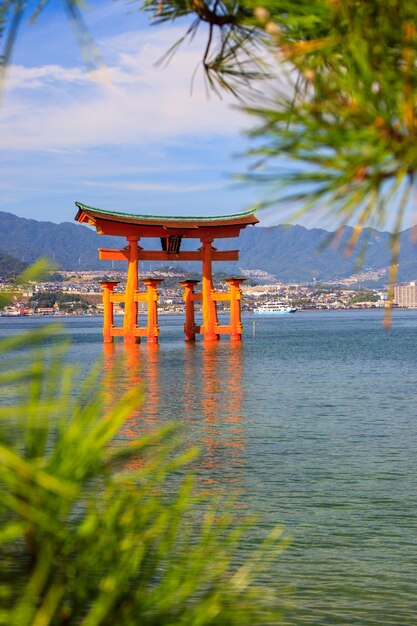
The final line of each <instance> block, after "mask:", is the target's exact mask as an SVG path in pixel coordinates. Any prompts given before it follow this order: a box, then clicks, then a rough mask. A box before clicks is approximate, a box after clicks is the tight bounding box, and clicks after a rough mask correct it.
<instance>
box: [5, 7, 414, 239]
mask: <svg viewBox="0 0 417 626" xmlns="http://www.w3.org/2000/svg"><path fill="white" fill-rule="evenodd" d="M35 4H36V0H29V8H30V5H35ZM137 6H139V3H137V4H136V3H135V2H125V1H124V0H89V2H88V5H87V6H86V8H85V9H84V17H85V20H86V22H87V25H88V28H89V30H90V33H91V35H92V37H93V39H94V42H95V45H96V48H97V50H98V51H99V54H100V56H101V58H102V60H103V66H102V68H101V69H100V70H95V71H91V70H90V68H89V65H88V62H86V59H85V58H84V57H83V53H82V49H81V48H80V46H79V44H78V42H77V38H76V36H75V33H74V31H73V28H72V26H71V23H70V22H69V20H68V19H67V16H66V14H65V11H64V9H63V6H62V3H61V2H60V1H59V0H50V2H49V3H47V5H46V8H45V10H44V11H43V12H42V13H41V15H40V16H39V17H38V19H37V21H36V23H35V24H32V23H31V22H30V21H29V20H26V21H25V22H24V23H23V25H22V27H21V29H20V32H19V37H18V40H17V44H16V46H15V50H14V55H13V58H12V64H11V66H10V68H9V72H8V76H7V80H6V87H5V91H4V93H3V101H2V102H1V106H0V137H1V142H0V158H1V168H0V210H1V211H7V212H10V213H14V214H15V215H19V216H21V217H26V218H35V219H38V220H48V221H52V222H57V223H60V222H63V221H72V220H73V218H74V216H75V213H76V209H75V206H74V202H75V201H80V202H82V203H84V204H87V205H90V206H94V207H98V208H103V209H111V210H115V211H125V212H132V213H137V214H159V215H190V216H191V215H221V214H229V213H236V212H241V211H244V210H246V209H248V208H250V207H251V206H252V205H253V204H254V203H259V202H262V201H263V200H264V199H265V198H266V197H267V196H268V192H270V190H268V189H263V188H262V187H261V186H260V185H253V186H251V185H250V184H249V183H243V182H239V181H238V180H237V176H236V175H238V174H242V173H245V172H247V171H248V167H249V165H250V160H249V159H248V158H247V157H245V152H246V151H247V150H248V149H249V148H251V147H253V144H252V143H251V140H249V139H248V137H247V134H246V133H247V131H248V130H249V129H250V128H251V126H252V124H253V121H252V120H251V119H249V118H248V117H247V116H246V115H245V114H244V113H243V112H242V111H241V110H239V105H238V103H237V101H236V100H234V99H233V98H232V97H231V96H227V95H224V97H223V98H222V99H220V98H219V97H217V96H216V95H214V94H213V93H211V94H208V93H207V89H206V84H205V81H204V75H203V71H202V69H201V63H200V61H201V58H202V56H203V51H204V47H205V43H206V38H205V37H204V32H202V33H201V36H200V37H199V36H197V37H196V38H195V39H194V40H193V41H192V42H191V43H185V44H183V45H182V46H181V47H180V48H179V49H178V50H177V52H176V53H175V55H174V56H173V58H172V60H171V61H170V63H169V64H162V65H161V64H159V65H158V64H157V62H158V61H159V60H160V59H161V57H163V55H164V53H166V52H167V50H168V49H169V48H170V46H171V45H172V44H173V43H175V42H176V41H177V40H178V39H179V37H181V36H182V35H183V34H184V32H185V30H186V27H187V24H186V23H182V24H169V25H163V26H162V25H156V26H155V25H150V23H149V19H148V17H147V16H146V15H145V14H143V13H142V12H140V11H139V10H137V9H136V7H137ZM283 166H285V164H283ZM413 205H414V206H415V203H414V202H413ZM291 215H292V209H291V207H288V208H287V209H285V207H284V208H281V209H280V210H278V209H276V208H274V209H270V210H269V211H263V212H261V213H260V214H258V216H259V217H260V219H261V224H262V225H264V226H270V225H274V224H280V223H285V222H291V221H292V220H291ZM410 216H411V218H410V220H409V221H410V222H411V223H415V222H416V221H417V220H416V214H415V212H413V213H412V212H411V210H410V211H408V217H410ZM295 221H297V222H300V223H303V224H304V225H307V226H319V227H323V228H328V229H332V228H334V227H335V226H336V224H331V223H329V222H326V221H323V218H322V216H321V214H320V212H318V214H317V215H315V216H314V217H312V218H304V220H300V219H299V218H297V219H295ZM408 225H410V224H409V223H407V224H404V227H405V226H408ZM387 227H388V228H390V226H389V224H388V226H387Z"/></svg>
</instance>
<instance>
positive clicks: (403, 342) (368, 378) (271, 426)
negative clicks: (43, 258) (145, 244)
mask: <svg viewBox="0 0 417 626" xmlns="http://www.w3.org/2000/svg"><path fill="white" fill-rule="evenodd" d="M46 321H47V320H45V319H36V318H23V319H17V320H16V319H10V318H1V319H0V336H5V335H9V334H11V333H14V332H17V331H18V330H21V329H24V328H31V327H34V326H37V325H41V324H45V323H46ZM253 321H256V333H255V336H253ZM62 323H63V326H64V330H63V332H64V333H65V334H68V335H70V336H71V338H72V345H71V347H70V351H69V358H70V359H71V360H72V361H73V362H74V363H76V364H78V366H79V376H80V378H82V377H83V375H84V374H85V373H86V372H87V371H88V370H89V369H90V368H91V367H92V365H93V364H94V362H95V361H96V360H97V359H98V358H102V359H103V368H104V373H103V385H104V390H105V393H108V394H109V397H110V396H111V395H112V392H113V390H114V385H115V384H117V385H119V387H121V388H127V387H129V386H131V385H135V386H137V387H138V393H139V389H140V388H141V387H143V388H144V389H145V393H146V398H145V402H144V404H143V406H142V408H141V409H140V411H139V412H138V414H137V415H135V416H133V417H132V418H131V420H130V421H129V422H128V425H127V427H126V428H125V429H124V430H123V432H122V433H121V435H120V437H122V438H130V437H136V436H137V435H139V434H140V433H142V432H144V431H149V430H150V429H152V428H156V427H158V426H160V425H162V424H164V423H166V422H168V421H171V420H180V421H182V422H183V423H184V425H185V436H186V439H187V441H189V442H190V443H192V444H194V443H197V444H198V445H199V446H200V448H201V458H200V462H199V465H198V468H197V471H198V477H199V481H200V482H201V484H203V485H205V488H206V489H212V488H213V487H215V486H219V487H221V488H223V489H226V490H228V491H230V492H233V493H234V494H237V498H238V503H239V506H241V508H242V510H244V511H246V512H250V513H252V512H256V513H258V514H259V515H260V522H259V527H258V531H259V534H260V535H261V534H264V533H265V531H266V530H267V529H268V528H271V527H272V526H273V525H275V524H277V523H282V524H284V525H285V527H286V529H287V532H288V534H290V535H291V536H292V537H293V544H292V546H291V547H290V548H289V549H288V550H287V552H286V553H285V554H284V555H283V557H282V558H281V559H280V560H279V561H278V562H277V564H276V565H275V566H274V567H273V568H271V572H270V581H272V582H273V584H276V585H277V586H281V585H283V584H285V585H289V586H290V587H291V588H292V591H291V596H290V597H291V599H292V601H293V602H294V604H295V606H296V610H295V611H294V614H293V616H292V617H291V618H290V619H291V620H292V621H291V623H292V624H320V625H321V624H323V625H324V624H331V625H334V626H336V625H339V624H360V625H364V626H368V625H377V624H378V625H379V624H381V625H388V624H390V625H393V626H394V625H395V626H400V625H409V626H415V624H416V623H417V538H416V534H417V489H416V487H417V455H416V444H417V411H416V408H417V385H416V376H417V312H411V311H410V312H408V311H397V312H395V315H394V323H393V327H392V329H391V330H390V331H388V332H385V331H384V330H383V328H382V314H381V313H380V312H378V311H352V312H345V311H341V312H311V313H296V314H295V315H291V316H278V317H262V316H249V315H248V316H246V317H245V318H244V323H245V337H244V342H243V343H242V344H241V345H239V344H230V343H229V341H227V340H222V341H220V342H219V343H216V344H210V345H204V344H203V343H202V342H201V341H199V342H197V343H196V344H195V345H190V344H186V343H185V342H184V341H183V335H182V325H183V318H182V317H181V316H163V317H161V318H160V325H161V337H160V341H161V343H160V344H159V347H157V348H155V347H152V346H149V347H148V346H147V344H146V343H143V344H141V345H137V346H133V347H125V346H124V345H123V344H121V343H117V344H114V345H112V346H106V347H105V348H104V347H103V344H102V342H101V319H100V318H91V317H84V318H67V319H63V320H62ZM142 323H143V322H142ZM254 626H256V625H254Z"/></svg>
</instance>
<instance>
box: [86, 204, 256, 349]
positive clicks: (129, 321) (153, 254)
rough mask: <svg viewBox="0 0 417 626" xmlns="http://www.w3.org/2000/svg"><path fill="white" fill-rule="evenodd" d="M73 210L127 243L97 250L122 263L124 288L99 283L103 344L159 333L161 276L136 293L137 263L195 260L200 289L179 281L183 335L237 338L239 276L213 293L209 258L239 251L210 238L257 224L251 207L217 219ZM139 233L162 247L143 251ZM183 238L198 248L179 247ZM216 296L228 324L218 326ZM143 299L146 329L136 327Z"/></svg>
mask: <svg viewBox="0 0 417 626" xmlns="http://www.w3.org/2000/svg"><path fill="white" fill-rule="evenodd" d="M75 204H76V206H77V208H78V212H77V215H76V216H75V220H76V221H77V222H80V223H82V224H89V225H91V226H94V227H95V229H96V231H97V232H98V233H99V234H101V235H111V236H123V237H126V240H127V246H126V247H125V248H123V249H122V250H113V249H108V248H99V258H100V259H102V260H110V261H127V268H128V269H127V283H126V292H125V293H124V294H119V293H115V292H114V287H115V285H116V284H117V283H116V282H115V281H104V282H103V283H102V286H103V288H104V293H103V303H104V323H103V338H104V341H105V342H109V341H113V337H115V336H119V335H121V336H123V338H124V341H125V342H126V343H134V342H138V341H140V337H143V336H147V338H148V341H151V342H154V343H157V342H158V336H159V327H158V318H157V301H158V292H157V286H158V283H160V282H161V280H160V279H154V278H148V279H146V280H145V281H144V282H145V285H146V286H147V293H141V292H139V291H138V284H139V276H138V262H139V261H168V262H173V261H200V262H201V264H202V281H201V282H202V288H201V293H195V292H194V288H195V284H196V282H199V281H183V283H181V284H182V286H183V287H184V301H185V304H186V323H185V327H184V330H185V338H186V339H187V340H194V339H195V335H196V334H197V333H201V334H202V335H203V336H204V340H205V341H215V340H217V339H219V336H220V335H221V334H228V335H230V339H231V340H235V341H240V339H241V336H242V329H243V327H242V323H241V317H240V300H241V295H242V293H241V290H240V283H241V282H242V281H243V280H244V279H243V278H238V277H233V278H230V279H228V280H227V283H228V284H229V286H230V289H229V293H220V292H216V291H215V289H214V285H213V270H212V263H213V261H237V260H238V258H239V251H238V250H223V251H221V250H216V248H214V247H213V245H212V244H213V241H214V240H215V239H223V238H230V237H238V236H239V234H240V231H241V230H242V229H243V228H246V226H249V225H254V224H257V223H258V221H259V220H258V219H257V218H256V217H255V216H254V215H253V213H252V212H251V211H248V212H246V213H237V214H234V215H223V216H218V217H167V216H154V215H131V214H128V213H119V212H116V211H106V210H102V209H95V208H93V207H90V206H87V205H84V204H81V203H80V202H76V203H75ZM143 237H146V238H148V237H151V238H158V239H160V241H161V250H144V249H143V248H142V247H140V246H139V243H138V242H139V241H140V240H141V238H143ZM183 239H199V240H200V242H201V244H202V245H201V247H200V248H199V249H198V250H195V251H185V250H184V251H181V242H182V240H183ZM220 300H228V301H230V324H229V325H227V326H221V325H220V324H219V322H218V319H217V309H216V303H217V302H218V301H220ZM141 301H147V303H148V325H147V328H139V326H138V302H141ZM195 301H201V302H202V309H203V325H202V326H196V325H195V322H194V302H195ZM115 302H124V304H125V315H124V324H123V328H116V327H114V324H113V304H114V303H115Z"/></svg>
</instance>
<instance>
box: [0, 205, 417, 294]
mask: <svg viewBox="0 0 417 626" xmlns="http://www.w3.org/2000/svg"><path fill="white" fill-rule="evenodd" d="M411 231H412V229H408V230H406V231H404V232H403V233H402V234H401V257H400V269H399V277H398V278H399V280H402V281H405V280H412V279H414V278H416V279H417V244H416V241H415V238H414V240H413V238H412V237H411V235H413V234H415V233H414V232H411ZM351 233H352V229H351V228H350V227H347V228H346V230H345V232H344V234H343V237H342V238H341V240H340V241H339V243H338V247H337V249H335V247H334V245H333V244H332V243H331V238H332V235H333V233H329V232H328V231H326V230H323V229H319V228H313V229H308V228H304V227H303V226H298V225H296V226H286V225H281V226H271V227H255V228H253V227H249V228H247V229H245V230H243V231H242V234H241V237H240V239H239V240H236V239H230V240H229V239H225V240H222V241H218V242H217V243H216V242H215V245H216V246H217V245H218V248H219V249H222V248H223V249H233V248H236V247H238V248H239V249H240V260H239V262H238V264H216V269H219V270H221V269H223V270H227V271H235V272H236V270H237V267H239V268H241V269H248V270H250V269H258V270H263V271H266V272H268V273H270V274H273V275H274V276H276V277H277V278H278V279H280V280H282V281H284V282H292V281H293V282H308V281H311V280H313V279H315V280H318V281H320V280H332V279H333V280H334V279H337V278H346V277H349V276H351V275H352V274H353V273H354V271H355V259H356V257H357V255H358V254H359V251H360V250H361V247H362V246H363V247H364V249H365V254H364V256H363V264H362V269H361V271H373V272H380V271H381V270H384V269H386V268H387V267H388V266H389V263H390V248H389V241H390V236H391V235H390V233H388V232H380V231H377V230H373V229H365V230H364V232H363V233H362V235H361V238H360V240H359V243H358V246H357V248H356V251H355V254H354V255H352V256H351V257H349V256H346V255H345V254H344V250H345V249H346V246H347V242H348V241H349V238H350V236H351ZM149 243H150V242H149V241H148V242H145V246H146V247H148V244H149ZM326 243H327V245H325V244H326ZM152 244H153V247H156V246H159V241H157V240H154V241H152ZM187 244H188V245H187ZM124 245H126V242H125V240H124V239H122V238H117V237H103V236H101V235H97V234H96V233H95V232H94V231H93V230H92V229H90V228H88V227H86V226H82V225H80V224H72V223H70V222H64V223H62V224H55V223H52V222H40V221H37V220H33V219H25V218H21V217H17V216H15V215H13V214H11V213H6V212H0V251H1V252H3V253H7V254H10V255H11V256H13V257H15V258H16V259H18V260H19V261H22V262H24V263H31V262H33V261H34V260H35V259H37V258H38V257H39V256H47V257H49V258H50V259H51V260H52V261H54V262H55V263H56V264H57V265H58V266H59V267H60V268H62V269H68V270H71V269H73V270H75V269H103V270H105V269H108V268H109V267H110V266H111V264H110V262H101V261H99V260H98V255H97V248H98V247H106V246H108V247H111V248H117V247H123V246H124ZM197 246H198V243H196V242H195V241H194V242H184V245H183V248H184V249H187V248H188V249H189V248H190V247H197ZM115 267H120V268H122V267H124V264H119V263H118V264H115ZM193 269H196V270H197V266H196V265H195V264H193ZM384 281H386V278H385V279H384V278H382V282H384Z"/></svg>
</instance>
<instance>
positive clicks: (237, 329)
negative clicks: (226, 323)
mask: <svg viewBox="0 0 417 626" xmlns="http://www.w3.org/2000/svg"><path fill="white" fill-rule="evenodd" d="M244 280H245V279H244V278H228V279H226V283H227V284H228V285H229V288H230V341H241V340H242V333H243V325H242V319H241V299H242V291H241V289H240V285H241V283H242V282H243V281H244Z"/></svg>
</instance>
